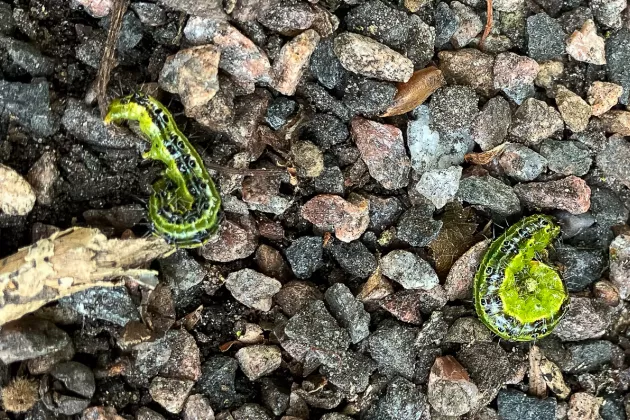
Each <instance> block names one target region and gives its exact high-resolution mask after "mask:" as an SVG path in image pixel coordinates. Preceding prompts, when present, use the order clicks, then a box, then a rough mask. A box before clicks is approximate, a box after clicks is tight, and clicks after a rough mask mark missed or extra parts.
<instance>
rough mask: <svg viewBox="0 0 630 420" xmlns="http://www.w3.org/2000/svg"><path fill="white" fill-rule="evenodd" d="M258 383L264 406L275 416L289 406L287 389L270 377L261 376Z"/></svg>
mask: <svg viewBox="0 0 630 420" xmlns="http://www.w3.org/2000/svg"><path fill="white" fill-rule="evenodd" d="M260 383H261V385H260V393H261V397H262V400H263V404H264V405H265V407H267V408H268V409H269V410H271V412H272V413H273V414H274V415H276V416H280V415H282V413H284V412H285V411H286V410H287V408H289V390H288V389H283V388H282V387H281V386H279V385H278V384H277V383H276V381H274V380H273V379H270V378H261V379H260Z"/></svg>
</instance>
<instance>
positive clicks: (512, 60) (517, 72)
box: [493, 52, 539, 105]
mask: <svg viewBox="0 0 630 420" xmlns="http://www.w3.org/2000/svg"><path fill="white" fill-rule="evenodd" d="M538 70H539V66H538V63H537V62H536V60H533V59H531V58H529V57H525V56H520V55H518V54H514V53H511V52H506V53H501V54H499V55H497V57H496V60H495V62H494V69H493V71H494V87H495V88H496V89H501V90H502V91H503V93H505V94H506V95H507V96H508V97H509V98H510V99H512V100H513V101H514V102H515V103H516V104H517V105H520V104H521V103H523V101H524V100H525V99H526V98H528V97H530V96H533V94H534V79H536V76H537V75H538Z"/></svg>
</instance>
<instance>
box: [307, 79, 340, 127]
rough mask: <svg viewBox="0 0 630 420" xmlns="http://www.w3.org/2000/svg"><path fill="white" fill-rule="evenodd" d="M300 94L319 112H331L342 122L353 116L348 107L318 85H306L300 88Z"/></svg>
mask: <svg viewBox="0 0 630 420" xmlns="http://www.w3.org/2000/svg"><path fill="white" fill-rule="evenodd" d="M298 92H299V94H300V95H302V96H304V97H306V99H308V100H309V102H311V103H312V104H313V105H314V106H315V108H317V110H318V111H321V112H327V113H328V112H329V113H331V114H333V115H334V116H336V117H338V118H339V119H341V120H342V121H348V120H349V119H350V116H351V115H350V110H349V109H348V107H347V106H346V105H345V104H344V103H343V102H341V101H340V100H339V99H337V98H335V97H334V96H332V95H331V94H330V93H328V91H327V90H326V89H325V88H323V87H322V86H320V85H318V84H317V83H306V84H304V85H302V86H299V88H298Z"/></svg>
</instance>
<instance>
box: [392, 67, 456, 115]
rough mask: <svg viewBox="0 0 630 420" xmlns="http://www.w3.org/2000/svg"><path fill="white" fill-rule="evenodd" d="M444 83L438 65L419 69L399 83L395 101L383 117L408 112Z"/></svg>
mask: <svg viewBox="0 0 630 420" xmlns="http://www.w3.org/2000/svg"><path fill="white" fill-rule="evenodd" d="M444 83H445V81H444V77H443V76H442V72H441V71H440V70H438V69H437V68H436V67H427V68H425V69H422V70H418V71H417V72H415V73H414V74H413V76H411V79H409V81H407V82H406V83H398V85H397V86H396V87H397V88H398V92H397V93H396V96H395V97H394V102H393V103H392V105H391V106H390V107H389V108H388V109H387V111H385V113H384V114H383V115H381V117H392V116H394V115H402V114H406V113H407V112H409V111H411V110H413V109H414V108H416V107H417V106H419V105H421V104H422V103H423V102H424V101H426V100H427V98H428V97H429V96H431V94H432V93H433V92H435V91H436V90H437V89H438V88H440V87H441V86H443V85H444Z"/></svg>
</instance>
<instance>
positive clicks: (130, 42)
mask: <svg viewBox="0 0 630 420" xmlns="http://www.w3.org/2000/svg"><path fill="white" fill-rule="evenodd" d="M110 21H111V18H110V17H109V16H108V17H105V18H103V19H101V21H100V24H101V26H102V27H103V28H105V29H109V24H110ZM142 34H143V27H142V23H141V22H140V19H138V18H137V17H136V15H135V14H134V13H133V12H131V11H128V12H127V13H125V16H123V21H122V26H121V27H120V35H119V36H118V43H117V47H116V49H117V50H118V51H120V52H127V51H129V50H131V49H132V48H134V47H135V46H136V45H138V43H140V41H141V40H142Z"/></svg>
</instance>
